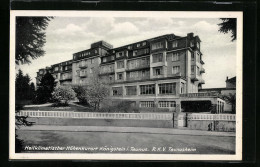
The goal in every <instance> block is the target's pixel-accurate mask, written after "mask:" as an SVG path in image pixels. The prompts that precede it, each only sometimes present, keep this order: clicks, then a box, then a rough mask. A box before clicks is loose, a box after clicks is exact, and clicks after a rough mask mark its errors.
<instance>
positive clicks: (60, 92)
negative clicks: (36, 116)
mask: <svg viewBox="0 0 260 167" xmlns="http://www.w3.org/2000/svg"><path fill="white" fill-rule="evenodd" d="M75 97H76V94H75V92H74V90H73V89H72V88H71V87H69V86H58V87H55V89H54V91H53V93H52V98H53V100H54V102H55V103H56V104H62V106H64V105H68V101H70V100H73V99H74V98H75ZM63 104H64V105H63Z"/></svg>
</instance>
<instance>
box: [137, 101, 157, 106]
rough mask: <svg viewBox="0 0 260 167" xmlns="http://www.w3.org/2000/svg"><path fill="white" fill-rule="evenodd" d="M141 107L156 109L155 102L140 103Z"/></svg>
mask: <svg viewBox="0 0 260 167" xmlns="http://www.w3.org/2000/svg"><path fill="white" fill-rule="evenodd" d="M140 107H142V108H152V107H154V102H153V101H140Z"/></svg>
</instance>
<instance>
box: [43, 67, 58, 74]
mask: <svg viewBox="0 0 260 167" xmlns="http://www.w3.org/2000/svg"><path fill="white" fill-rule="evenodd" d="M58 70H59V67H55V68H54V71H58ZM41 72H42V71H41ZM40 74H41V73H40Z"/></svg>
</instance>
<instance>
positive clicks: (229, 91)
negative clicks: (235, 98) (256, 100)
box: [199, 77, 236, 112]
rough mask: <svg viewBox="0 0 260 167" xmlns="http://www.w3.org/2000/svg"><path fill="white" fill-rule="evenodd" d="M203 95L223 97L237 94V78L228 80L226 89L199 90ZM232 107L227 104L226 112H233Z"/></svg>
mask: <svg viewBox="0 0 260 167" xmlns="http://www.w3.org/2000/svg"><path fill="white" fill-rule="evenodd" d="M199 92H201V93H216V94H219V95H221V96H230V95H235V94H236V77H233V78H230V79H229V78H228V77H227V79H226V87H225V88H208V89H199ZM231 111H232V105H231V104H228V103H226V105H225V107H224V112H231Z"/></svg>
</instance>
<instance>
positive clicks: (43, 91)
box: [35, 72, 56, 103]
mask: <svg viewBox="0 0 260 167" xmlns="http://www.w3.org/2000/svg"><path fill="white" fill-rule="evenodd" d="M55 86H56V83H55V79H54V78H53V76H52V75H51V74H50V73H49V72H47V73H46V74H45V75H44V76H43V77H42V79H41V81H40V84H39V86H38V89H37V91H36V99H35V100H36V103H46V102H48V101H50V100H51V97H52V92H53V90H54V87H55Z"/></svg>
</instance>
